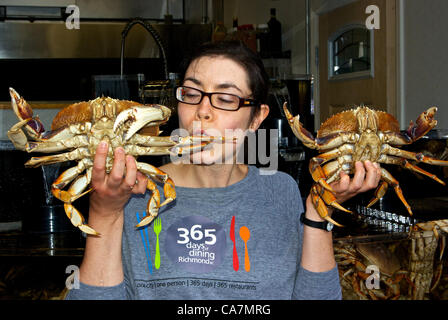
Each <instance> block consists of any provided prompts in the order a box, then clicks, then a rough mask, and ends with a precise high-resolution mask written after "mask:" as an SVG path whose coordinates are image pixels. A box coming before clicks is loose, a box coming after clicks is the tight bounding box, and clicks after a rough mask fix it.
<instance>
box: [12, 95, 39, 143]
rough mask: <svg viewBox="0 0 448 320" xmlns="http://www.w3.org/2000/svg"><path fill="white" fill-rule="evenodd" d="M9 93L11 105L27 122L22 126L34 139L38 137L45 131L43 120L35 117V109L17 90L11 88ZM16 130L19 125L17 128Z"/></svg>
mask: <svg viewBox="0 0 448 320" xmlns="http://www.w3.org/2000/svg"><path fill="white" fill-rule="evenodd" d="M9 95H10V96H11V106H12V109H13V110H14V113H15V114H16V115H17V117H18V118H19V120H20V123H21V122H22V121H23V120H26V122H25V123H24V124H23V125H22V126H21V127H24V128H25V130H26V132H27V133H28V135H29V136H30V137H31V138H33V139H38V138H39V137H40V135H41V133H42V132H44V131H45V129H44V126H43V124H42V122H41V121H40V120H39V117H38V116H36V117H33V109H32V108H31V106H30V105H29V104H28V103H27V102H26V100H25V99H23V98H22V97H21V96H20V95H19V94H18V93H17V91H16V90H14V89H13V88H9ZM15 129H16V130H17V129H18V127H16V128H15Z"/></svg>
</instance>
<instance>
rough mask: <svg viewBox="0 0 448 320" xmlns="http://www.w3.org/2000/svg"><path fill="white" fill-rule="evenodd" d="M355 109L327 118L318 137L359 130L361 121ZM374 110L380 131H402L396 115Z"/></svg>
mask: <svg viewBox="0 0 448 320" xmlns="http://www.w3.org/2000/svg"><path fill="white" fill-rule="evenodd" d="M355 110H356V109H351V110H347V111H343V112H340V113H338V114H335V115H334V116H332V117H331V118H329V119H327V120H326V121H325V122H324V123H323V124H322V125H321V127H320V129H319V131H317V138H318V139H319V138H324V137H327V136H330V135H334V134H337V133H340V132H359V123H358V118H357V116H356V111H355ZM372 111H374V113H373V114H374V115H375V117H376V123H377V125H378V131H381V132H397V133H399V132H400V124H399V123H398V120H397V119H396V118H395V117H394V116H392V115H391V114H389V113H387V112H384V111H379V110H372Z"/></svg>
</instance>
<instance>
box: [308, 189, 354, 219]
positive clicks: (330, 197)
mask: <svg viewBox="0 0 448 320" xmlns="http://www.w3.org/2000/svg"><path fill="white" fill-rule="evenodd" d="M314 186H315V191H316V192H317V194H318V195H319V196H320V197H321V198H322V200H324V202H325V203H326V204H327V205H329V206H332V207H333V208H336V209H339V210H341V211H344V212H347V213H352V212H351V211H350V210H347V209H345V208H344V207H343V206H341V205H340V204H339V203H338V202H337V201H336V197H335V195H334V194H333V193H331V192H330V191H328V190H326V189H325V188H323V187H322V186H321V185H319V184H316V185H314Z"/></svg>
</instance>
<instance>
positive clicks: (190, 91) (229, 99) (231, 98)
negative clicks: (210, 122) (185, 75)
mask: <svg viewBox="0 0 448 320" xmlns="http://www.w3.org/2000/svg"><path fill="white" fill-rule="evenodd" d="M204 96H207V97H208V98H209V99H210V104H211V105H212V107H214V108H216V109H221V110H227V111H236V110H238V109H239V108H241V107H255V106H258V105H259V103H258V101H256V100H253V99H245V98H241V97H239V96H237V95H235V94H230V93H224V92H204V91H201V90H198V89H195V88H191V87H177V88H176V100H177V101H179V102H182V103H186V104H193V105H197V104H200V103H201V101H202V99H203V98H204Z"/></svg>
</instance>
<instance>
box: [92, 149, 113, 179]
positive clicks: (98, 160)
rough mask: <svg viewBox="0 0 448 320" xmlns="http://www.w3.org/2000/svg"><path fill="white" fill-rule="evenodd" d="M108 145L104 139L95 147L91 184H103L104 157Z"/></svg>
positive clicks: (104, 174)
mask: <svg viewBox="0 0 448 320" xmlns="http://www.w3.org/2000/svg"><path fill="white" fill-rule="evenodd" d="M108 148H109V146H108V145H107V142H106V141H102V142H100V143H99V144H98V147H97V148H96V152H95V157H94V159H93V170H92V186H95V185H99V184H103V183H104V181H105V179H106V159H107V151H108Z"/></svg>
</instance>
